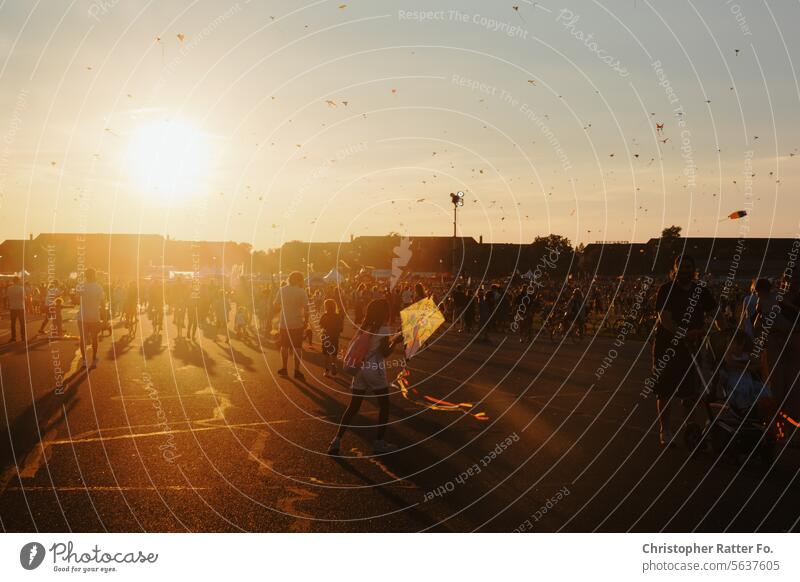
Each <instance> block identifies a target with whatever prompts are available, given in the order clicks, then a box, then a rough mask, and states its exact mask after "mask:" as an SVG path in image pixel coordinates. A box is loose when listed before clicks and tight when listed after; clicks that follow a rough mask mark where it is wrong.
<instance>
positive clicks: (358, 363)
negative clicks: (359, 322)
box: [342, 331, 372, 376]
mask: <svg viewBox="0 0 800 582" xmlns="http://www.w3.org/2000/svg"><path fill="white" fill-rule="evenodd" d="M371 339H372V337H371V334H369V333H367V332H365V331H358V332H356V335H355V336H353V339H352V340H351V341H350V345H349V346H347V352H345V355H344V361H343V362H342V368H343V369H344V371H345V372H347V373H348V374H352V375H353V376H355V375H356V374H357V373H358V371H359V370H360V369H361V367H362V366H363V365H364V359H365V358H366V357H367V354H368V353H369V344H370V340H371Z"/></svg>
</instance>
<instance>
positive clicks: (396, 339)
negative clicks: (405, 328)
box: [381, 332, 403, 358]
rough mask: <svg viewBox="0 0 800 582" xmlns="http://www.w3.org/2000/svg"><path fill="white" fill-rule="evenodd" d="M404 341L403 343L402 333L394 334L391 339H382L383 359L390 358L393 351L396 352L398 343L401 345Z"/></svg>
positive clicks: (388, 337) (387, 337)
mask: <svg viewBox="0 0 800 582" xmlns="http://www.w3.org/2000/svg"><path fill="white" fill-rule="evenodd" d="M402 341H403V334H402V333H400V332H398V333H396V334H394V335H393V336H391V337H390V336H386V337H384V338H382V339H381V353H382V354H383V357H384V358H386V357H388V356H389V355H390V354H391V353H392V350H394V347H395V346H396V345H397V344H398V343H400V342H402Z"/></svg>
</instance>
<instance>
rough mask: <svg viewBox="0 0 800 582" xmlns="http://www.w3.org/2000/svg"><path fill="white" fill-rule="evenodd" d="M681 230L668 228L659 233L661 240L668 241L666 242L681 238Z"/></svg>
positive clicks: (672, 227)
mask: <svg viewBox="0 0 800 582" xmlns="http://www.w3.org/2000/svg"><path fill="white" fill-rule="evenodd" d="M681 230H683V229H682V228H681V227H680V226H675V225H674V224H673V225H672V226H668V227H667V228H665V229H664V230H662V231H661V238H664V239H668V240H675V239H679V238H681Z"/></svg>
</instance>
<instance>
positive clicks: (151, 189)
mask: <svg viewBox="0 0 800 582" xmlns="http://www.w3.org/2000/svg"><path fill="white" fill-rule="evenodd" d="M210 163H211V152H210V140H209V138H208V136H207V135H206V134H205V133H203V132H202V131H200V130H199V129H197V128H196V127H195V126H193V125H192V124H190V123H188V122H186V121H183V120H176V119H170V120H164V121H158V122H151V123H149V124H145V125H142V126H140V127H139V128H137V129H136V130H135V132H134V134H133V138H132V140H131V145H130V150H129V152H128V160H127V165H128V168H129V171H130V173H131V177H132V178H133V181H134V183H135V186H136V188H137V190H138V191H141V192H142V193H143V194H146V195H148V196H150V197H152V198H154V199H156V200H159V201H161V202H164V203H166V204H169V203H171V202H176V201H180V200H184V199H186V198H188V197H190V196H194V195H197V194H200V193H202V191H203V190H204V189H205V188H206V186H207V181H208V177H209V174H210V167H209V166H210Z"/></svg>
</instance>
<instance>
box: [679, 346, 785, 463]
mask: <svg viewBox="0 0 800 582" xmlns="http://www.w3.org/2000/svg"><path fill="white" fill-rule="evenodd" d="M729 341H730V336H729V335H728V334H725V333H716V334H711V335H710V336H706V338H704V340H703V343H702V345H701V349H700V350H699V354H698V355H697V356H695V357H694V358H693V362H694V367H695V371H696V372H697V375H698V378H699V380H700V382H701V385H702V391H701V394H700V398H701V399H702V406H703V409H704V410H705V413H706V416H707V420H706V422H705V425H704V426H700V425H699V424H697V423H689V424H687V427H686V432H685V437H684V441H685V444H686V446H687V448H689V449H690V450H693V451H699V450H703V449H707V448H710V449H711V451H712V452H713V453H714V454H715V455H718V456H722V458H723V459H724V460H726V461H728V462H731V463H733V464H739V463H740V462H741V461H742V459H743V458H744V459H747V458H758V459H760V460H761V462H763V463H764V464H765V465H766V466H770V465H771V464H772V462H773V460H774V458H775V449H776V435H777V434H778V432H776V431H775V430H773V428H774V427H773V426H772V425H773V424H774V423H775V419H773V418H769V419H765V418H761V416H760V414H759V410H758V409H757V408H758V407H757V405H756V404H754V405H752V406H750V407H747V408H740V407H737V406H735V405H734V403H733V399H732V395H731V394H730V393H729V390H728V387H727V385H726V382H725V375H726V374H727V373H728V370H727V369H726V366H725V363H724V358H723V356H724V353H725V349H726V346H727V345H728V342H729ZM745 373H750V374H755V372H753V371H747V372H745Z"/></svg>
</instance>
